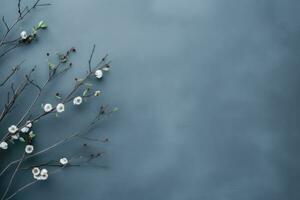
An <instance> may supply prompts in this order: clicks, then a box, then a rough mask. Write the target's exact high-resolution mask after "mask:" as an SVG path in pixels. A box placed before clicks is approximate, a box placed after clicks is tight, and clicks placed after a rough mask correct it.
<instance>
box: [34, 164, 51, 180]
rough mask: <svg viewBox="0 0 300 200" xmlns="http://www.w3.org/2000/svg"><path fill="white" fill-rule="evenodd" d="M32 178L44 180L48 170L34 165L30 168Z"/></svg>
mask: <svg viewBox="0 0 300 200" xmlns="http://www.w3.org/2000/svg"><path fill="white" fill-rule="evenodd" d="M31 172H32V175H33V178H34V179H36V180H38V181H40V180H42V181H45V180H47V179H48V170H47V169H45V168H44V169H40V168H38V167H34V168H32V170H31Z"/></svg>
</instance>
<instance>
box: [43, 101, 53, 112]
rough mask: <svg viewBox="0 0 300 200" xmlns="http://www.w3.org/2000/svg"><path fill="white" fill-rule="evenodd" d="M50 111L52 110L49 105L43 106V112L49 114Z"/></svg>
mask: <svg viewBox="0 0 300 200" xmlns="http://www.w3.org/2000/svg"><path fill="white" fill-rule="evenodd" d="M51 110H52V105H51V104H50V103H47V104H45V105H44V111H45V112H50V111H51Z"/></svg>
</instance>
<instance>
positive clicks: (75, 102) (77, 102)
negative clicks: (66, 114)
mask: <svg viewBox="0 0 300 200" xmlns="http://www.w3.org/2000/svg"><path fill="white" fill-rule="evenodd" d="M81 103H82V97H81V96H78V97H75V98H74V99H73V104H74V105H80V104H81Z"/></svg>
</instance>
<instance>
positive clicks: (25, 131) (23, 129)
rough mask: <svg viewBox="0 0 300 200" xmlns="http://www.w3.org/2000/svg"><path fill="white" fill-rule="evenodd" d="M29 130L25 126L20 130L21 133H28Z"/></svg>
mask: <svg viewBox="0 0 300 200" xmlns="http://www.w3.org/2000/svg"><path fill="white" fill-rule="evenodd" d="M28 131H29V128H28V127H27V126H24V127H23V128H21V132H22V133H28Z"/></svg>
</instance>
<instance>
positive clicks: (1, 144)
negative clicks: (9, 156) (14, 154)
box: [0, 141, 8, 149]
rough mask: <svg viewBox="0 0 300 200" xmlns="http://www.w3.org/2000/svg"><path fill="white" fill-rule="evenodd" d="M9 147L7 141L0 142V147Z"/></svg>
mask: <svg viewBox="0 0 300 200" xmlns="http://www.w3.org/2000/svg"><path fill="white" fill-rule="evenodd" d="M7 148H8V144H7V143H6V142H4V141H3V142H1V143H0V149H7Z"/></svg>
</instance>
